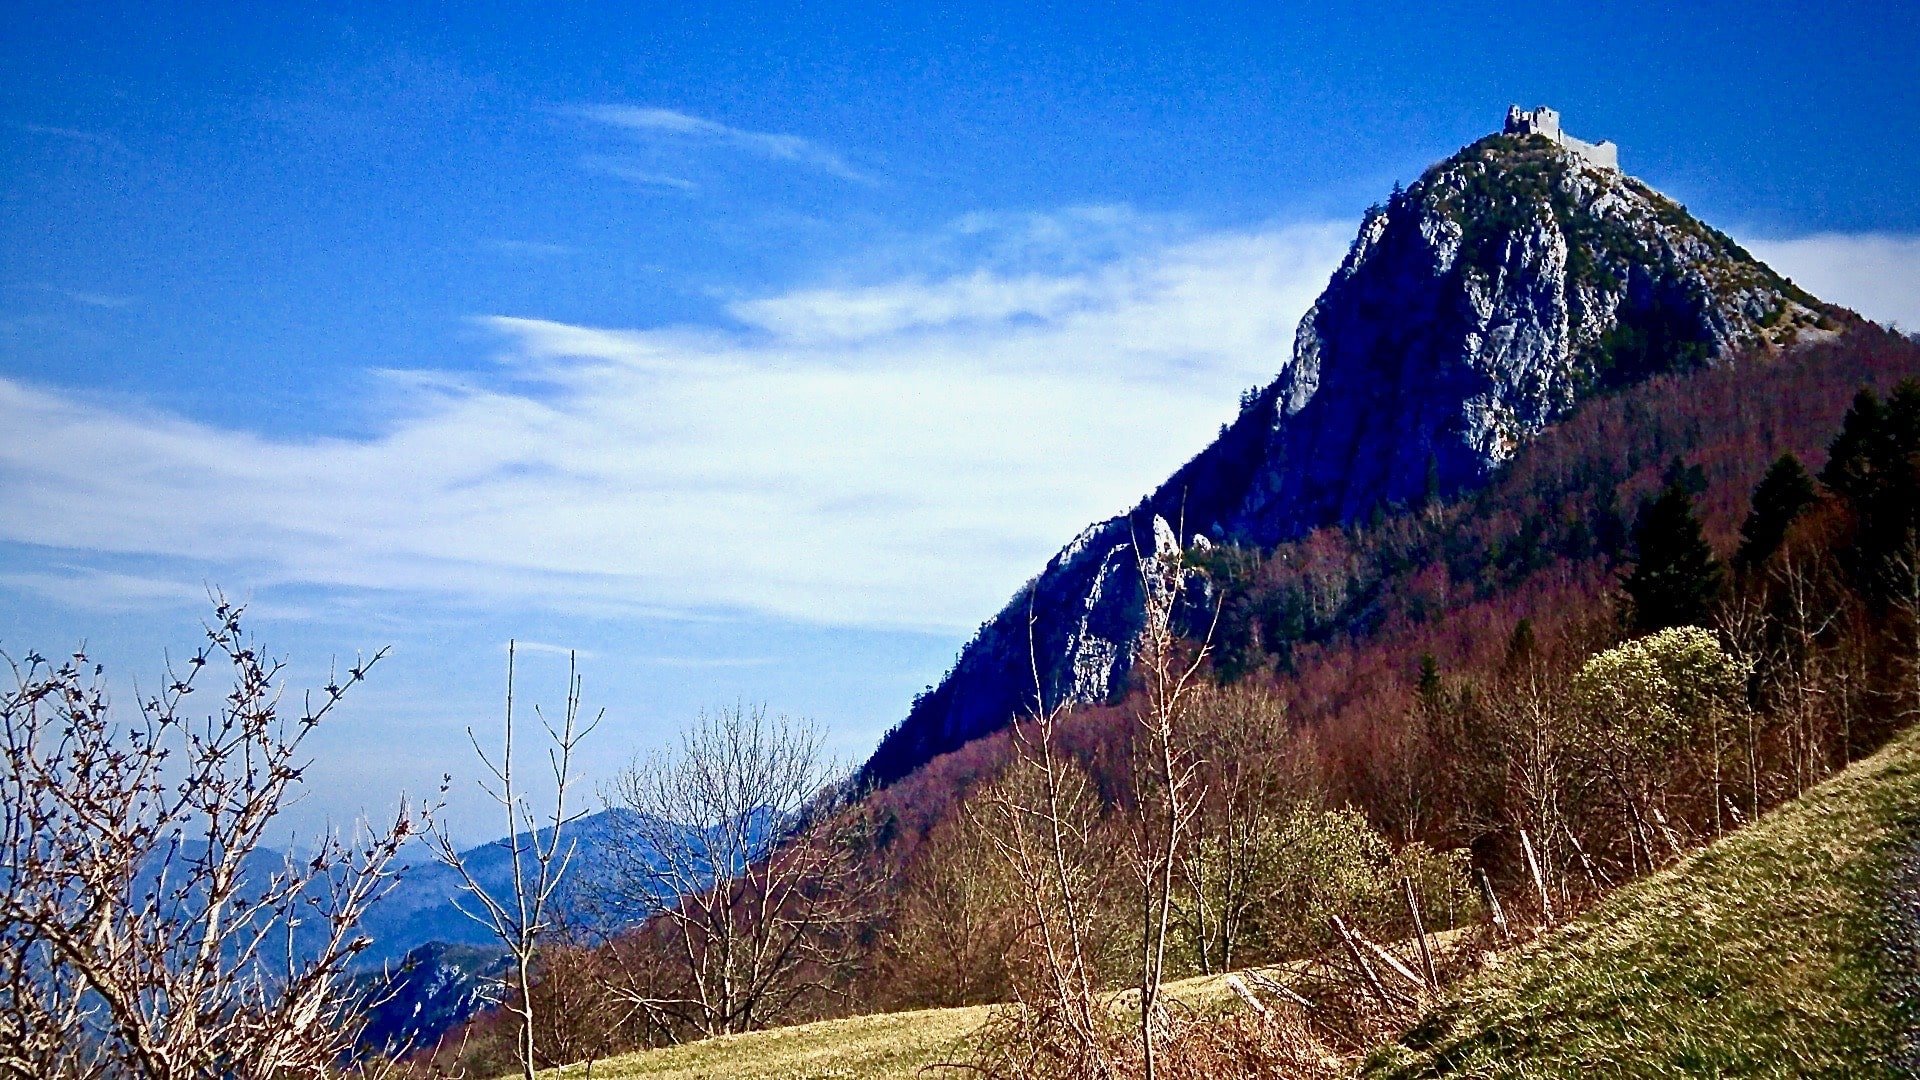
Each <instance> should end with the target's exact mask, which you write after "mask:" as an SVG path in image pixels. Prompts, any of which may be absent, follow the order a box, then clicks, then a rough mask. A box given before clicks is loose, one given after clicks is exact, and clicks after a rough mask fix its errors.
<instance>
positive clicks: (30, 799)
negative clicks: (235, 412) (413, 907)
mask: <svg viewBox="0 0 1920 1080" xmlns="http://www.w3.org/2000/svg"><path fill="white" fill-rule="evenodd" d="M241 614H242V610H241V608H240V607H238V606H236V605H233V604H230V603H228V602H227V601H226V600H225V599H224V598H219V597H216V598H215V610H214V619H213V621H212V622H211V623H210V624H209V625H208V626H207V631H206V636H207V644H206V645H205V646H204V647H202V648H201V649H200V650H199V651H197V652H196V653H195V654H194V655H193V657H192V658H191V659H190V660H188V662H187V665H186V669H185V670H184V671H174V670H169V672H168V674H167V677H166V683H165V687H164V689H162V690H161V692H160V693H159V694H157V695H154V696H152V697H149V698H147V699H146V700H144V701H142V702H141V703H140V711H139V715H138V717H136V718H126V719H123V718H122V717H120V716H117V715H116V714H115V712H114V710H113V709H112V708H111V706H110V703H109V699H108V696H107V694H106V691H105V689H104V685H103V682H102V681H101V674H100V669H99V668H98V667H91V671H89V668H90V665H89V663H88V661H87V658H86V657H85V656H84V655H83V654H75V655H74V656H73V657H72V658H71V659H70V660H68V661H67V662H65V663H61V664H54V663H51V662H49V661H46V660H44V659H43V658H41V657H39V656H37V655H36V656H28V657H26V658H25V661H24V664H14V665H13V670H14V676H15V685H14V687H13V689H12V690H11V691H9V692H7V693H6V694H5V695H4V697H3V698H0V757H4V758H5V761H6V765H5V768H4V769H0V880H3V884H4V886H5V887H4V888H0V1076H4V1077H15V1078H19V1080H49V1078H67V1077H75V1078H77V1077H83V1076H84V1077H136V1076H137V1077H143V1078H147V1080H169V1078H174V1077H181V1078H185V1077H194V1078H200V1077H208V1076H219V1077H227V1078H233V1080H248V1078H260V1080H268V1078H272V1080H284V1078H288V1077H322V1076H329V1075H333V1073H334V1071H335V1070H336V1069H338V1068H339V1067H340V1066H341V1064H342V1062H343V1061H345V1060H346V1059H347V1057H348V1056H349V1054H350V1053H351V1051H352V1049H353V1046H354V1039H355V1035H356V1033H357V1031H358V1020H357V1017H356V1015H355V1009H356V1007H357V1005H358V1004H359V1002H356V1001H355V1000H354V999H353V996H352V994H351V993H350V990H349V987H348V986H347V968H348V965H349V963H350V962H351V961H352V959H353V958H354V957H355V956H356V955H358V954H359V953H360V952H361V951H362V950H363V949H364V948H365V947H366V946H367V945H368V944H369V940H368V939H367V938H366V937H364V936H363V935H361V934H360V932H359V930H358V925H359V923H360V920H361V917H362V915H363V914H364V913H365V912H366V910H367V908H368V907H369V906H370V905H371V904H373V903H374V902H375V901H376V900H378V899H379V898H380V897H381V896H382V895H384V894H385V893H386V892H387V890H388V889H389V888H391V887H392V885H393V883H394V872H395V870H396V869H397V867H396V866H395V864H394V859H395V858H396V856H397V855H398V853H399V851H400V849H401V847H402V846H404V844H405V843H406V842H407V840H408V839H409V838H410V837H411V836H413V835H415V833H416V832H417V831H418V830H419V828H421V826H422V825H423V824H424V823H425V820H424V819H425V815H424V813H423V814H420V815H416V814H415V813H413V812H412V811H410V810H409V809H408V808H407V806H406V805H405V804H404V802H403V803H402V805H401V807H400V810H399V812H398V814H397V816H396V817H395V819H394V821H393V824H392V825H390V826H388V827H386V828H384V829H374V828H370V827H362V828H361V829H360V830H359V831H358V832H357V833H356V834H355V835H351V836H341V835H338V834H334V835H329V836H327V837H325V838H324V839H322V840H321V841H320V843H319V844H318V846H317V848H316V849H315V850H314V851H312V852H311V853H310V854H308V855H306V856H303V857H301V858H298V859H295V858H293V857H291V856H283V857H280V858H277V859H276V858H274V857H273V856H272V855H271V854H270V853H269V852H268V851H267V849H266V848H265V847H264V843H265V840H266V838H267V833H268V830H269V828H270V827H271V826H272V825H273V824H274V823H275V820H276V818H277V815H278V814H279V813H280V811H281V810H283V809H285V808H286V807H287V805H289V803H290V802H291V801H292V800H293V799H294V798H295V796H296V794H297V789H298V787H299V784H300V782H301V777H302V774H303V773H304V771H305V769H306V768H307V765H308V762H307V760H306V759H305V757H304V756H303V753H304V752H303V750H302V745H303V743H304V741H305V739H306V737H307V736H308V735H309V734H311V733H312V731H313V730H314V729H315V728H316V727H317V726H319V724H320V722H321V721H322V719H323V718H325V717H326V715H327V714H328V713H329V712H330V711H332V709H333V707H334V706H335V705H336V704H338V703H339V701H340V700H341V698H342V696H343V695H344V694H345V693H346V692H347V690H348V689H350V688H351V687H352V686H354V685H355V684H356V683H358V682H360V681H361V680H362V679H363V678H364V677H365V676H366V672H367V669H368V668H369V667H371V666H372V665H373V663H374V662H376V661H378V660H379V659H380V655H381V654H376V655H375V656H374V657H373V658H372V659H370V660H361V661H357V662H356V663H355V664H354V665H353V666H352V667H351V668H349V669H348V671H347V673H346V674H345V676H344V677H335V678H333V679H330V680H329V682H328V685H327V686H326V687H324V688H323V689H322V690H320V691H318V692H317V693H309V694H308V695H306V697H305V700H304V701H303V702H302V704H301V706H300V708H299V709H298V711H297V712H295V713H292V714H288V713H283V712H282V711H281V709H282V686H281V683H280V674H281V666H280V664H278V663H276V662H273V661H269V660H267V659H265V658H264V657H263V656H262V655H261V653H260V651H259V648H258V646H257V645H256V644H255V643H254V642H253V641H252V640H251V639H249V638H248V637H247V636H246V635H245V633H244V632H243V630H242V628H241ZM210 665H223V666H225V667H226V668H228V669H229V670H230V671H231V673H232V677H233V685H232V688H231V689H230V690H229V691H228V692H227V694H226V696H225V697H224V698H222V699H221V702H220V705H219V707H218V709H217V710H216V711H215V712H214V713H213V714H212V715H210V716H206V717H203V718H195V717H193V716H190V715H189V714H188V712H187V709H188V708H189V706H188V702H189V701H190V700H192V695H193V694H195V693H196V692H197V686H198V682H199V680H200V677H201V675H202V673H203V671H204V670H205V669H206V668H207V667H208V666H210Z"/></svg>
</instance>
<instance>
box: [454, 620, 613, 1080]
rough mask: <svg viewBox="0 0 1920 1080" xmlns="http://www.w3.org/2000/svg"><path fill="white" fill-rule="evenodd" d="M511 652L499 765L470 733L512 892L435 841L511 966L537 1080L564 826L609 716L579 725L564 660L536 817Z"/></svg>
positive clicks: (521, 1037)
mask: <svg viewBox="0 0 1920 1080" xmlns="http://www.w3.org/2000/svg"><path fill="white" fill-rule="evenodd" d="M513 676H514V645H513V643H512V642H508V644H507V707H506V722H505V725H504V730H503V734H502V737H501V750H500V756H499V757H498V758H497V759H496V758H494V757H492V756H491V755H489V754H488V753H487V752H486V751H485V750H483V749H481V748H480V741H479V739H478V738H477V737H475V736H474V734H473V729H471V728H469V729H468V730H467V737H468V738H469V739H470V740H472V742H473V750H474V753H475V755H477V756H478V757H479V759H480V762H481V764H482V765H484V766H485V767H486V769H487V771H488V772H489V773H490V774H491V775H492V777H493V780H492V782H490V783H489V782H485V781H483V782H482V783H481V786H482V788H484V789H485V790H486V792H487V794H488V795H490V796H491V797H492V798H493V800H494V801H495V802H497V803H499V805H500V808H501V810H502V812H503V813H504V814H505V815H506V821H507V836H506V838H505V839H504V840H501V841H500V843H501V845H502V846H504V847H505V848H506V852H507V858H508V866H509V867H510V868H511V870H512V872H513V884H512V888H511V892H510V894H509V895H506V896H494V895H493V894H492V893H490V892H488V891H487V889H486V886H484V885H482V884H481V883H480V882H479V880H478V879H476V878H475V877H474V875H473V872H472V871H471V870H470V869H469V867H468V866H467V861H466V858H465V856H463V855H462V854H461V852H460V849H459V847H458V846H457V845H456V844H455V843H454V842H453V838H452V837H451V836H450V835H448V833H447V832H446V830H444V829H439V830H435V831H434V832H433V833H432V837H431V843H432V847H433V853H434V855H435V857H436V858H438V859H439V860H440V861H441V862H443V863H445V864H446V865H447V866H448V867H449V868H451V869H452V870H453V871H454V872H455V873H456V874H458V875H460V880H461V885H462V887H463V888H464V890H465V891H466V894H467V895H468V896H469V897H471V898H472V904H471V906H468V907H465V908H463V910H464V911H465V912H466V913H467V915H468V917H469V918H471V919H473V920H474V921H475V922H477V923H479V924H480V925H481V926H483V927H486V928H487V929H488V930H489V931H491V932H492V933H493V935H494V936H495V937H496V938H497V939H498V940H499V941H500V943H501V944H502V945H504V946H505V947H506V949H507V952H508V953H509V954H511V956H512V958H513V967H512V969H511V972H510V974H509V976H508V978H509V985H508V988H507V989H508V995H507V1000H506V1002H505V1008H506V1009H507V1011H508V1012H509V1013H511V1014H512V1015H513V1016H514V1017H516V1018H517V1020H518V1028H519V1034H518V1038H517V1042H516V1057H517V1058H518V1063H519V1066H520V1070H521V1075H522V1076H524V1077H525V1078H526V1080H533V1071H534V1068H535V1067H536V1066H538V1065H541V1064H544V1063H547V1062H546V1061H545V1059H544V1058H542V1056H541V1051H540V1042H539V1036H540V1034H541V1031H542V1028H541V1018H540V1016H539V1011H538V1002H539V999H538V997H537V996H536V995H535V994H534V993H533V988H534V985H535V983H536V981H537V974H538V973H537V970H536V968H537V965H538V958H539V949H540V941H541V938H542V937H543V936H545V935H546V934H547V932H548V931H549V930H551V929H552V927H553V922H552V913H551V907H552V904H553V899H554V894H555V893H556V892H558V890H559V889H560V886H561V883H562V881H563V880H564V878H565V876H566V872H567V867H568V866H569V865H570V864H571V863H572V861H573V854H574V844H573V842H572V841H571V840H568V839H567V838H566V837H565V836H564V832H565V829H566V826H567V825H568V824H570V823H571V822H572V821H574V820H575V819H576V818H578V817H579V814H578V813H577V812H573V811H569V810H568V809H567V792H568V788H570V787H571V786H572V785H573V782H574V779H575V778H574V774H573V755H574V751H575V750H576V749H578V748H579V745H580V741H581V740H582V739H584V738H586V737H587V736H588V735H590V734H592V732H593V729H594V728H595V727H597V726H598V725H599V723H600V717H601V716H603V715H604V713H601V714H597V715H595V717H594V718H593V720H591V721H590V722H588V723H585V724H582V723H581V722H580V691H581V680H580V674H579V670H578V668H577V667H576V666H575V663H574V658H573V657H572V655H571V654H569V656H568V658H567V696H566V703H565V705H564V706H563V708H562V712H561V717H560V724H559V726H558V727H555V726H554V725H553V724H552V723H551V722H549V721H548V720H547V717H546V715H545V713H543V712H542V711H541V709H540V707H539V706H538V705H536V706H534V716H535V718H536V719H538V720H539V721H540V726H541V728H542V729H543V730H544V731H545V732H546V735H547V740H548V749H547V765H548V770H549V772H550V774H551V776H552V778H553V785H554V786H553V792H554V793H553V809H552V811H551V812H548V813H545V814H540V813H536V812H535V810H534V808H533V804H532V803H531V802H530V801H529V800H528V798H527V796H526V795H525V794H524V792H523V791H522V789H521V788H519V787H518V786H516V781H515V779H514V750H513V737H514V730H513V706H514V690H513Z"/></svg>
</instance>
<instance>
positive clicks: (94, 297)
mask: <svg viewBox="0 0 1920 1080" xmlns="http://www.w3.org/2000/svg"><path fill="white" fill-rule="evenodd" d="M35 287H36V288H38V289H39V290H40V291H41V292H47V293H52V294H53V295H55V296H61V297H65V298H66V299H68V300H71V301H73V302H74V303H76V304H85V305H86V306H88V307H97V308H112V309H119V308H125V307H132V306H133V304H134V302H135V301H134V298H133V297H131V296H121V295H119V294H117V293H103V292H88V291H86V290H83V289H65V288H61V287H60V286H58V285H47V284H44V283H43V284H40V285H37V286H35Z"/></svg>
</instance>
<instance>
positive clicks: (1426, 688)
mask: <svg viewBox="0 0 1920 1080" xmlns="http://www.w3.org/2000/svg"><path fill="white" fill-rule="evenodd" d="M1414 694H1415V695H1416V696H1418V698H1419V699H1420V704H1421V706H1422V707H1424V708H1426V709H1428V710H1434V709H1438V708H1439V707H1440V661H1438V660H1436V659H1434V656H1433V654H1432V653H1421V654H1420V682H1419V683H1418V684H1417V685H1415V687H1414Z"/></svg>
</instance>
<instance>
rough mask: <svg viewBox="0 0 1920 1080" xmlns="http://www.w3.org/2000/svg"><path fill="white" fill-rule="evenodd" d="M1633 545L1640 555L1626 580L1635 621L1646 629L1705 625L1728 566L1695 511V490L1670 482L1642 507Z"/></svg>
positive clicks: (1641, 628)
mask: <svg viewBox="0 0 1920 1080" xmlns="http://www.w3.org/2000/svg"><path fill="white" fill-rule="evenodd" d="M1633 545H1634V548H1635V550H1636V552H1637V553H1638V555H1639V561H1638V562H1636V563H1635V564H1634V566H1633V570H1632V572H1630V573H1629V574H1628V575H1627V577H1626V581H1625V582H1624V583H1623V584H1624V586H1625V588H1626V591H1627V597H1628V598H1629V599H1630V600H1631V601H1632V613H1631V614H1632V624H1633V627H1634V628H1635V629H1636V630H1638V631H1640V632H1642V633H1652V632H1653V631H1655V630H1664V629H1666V628H1667V627H1669V626H1705V625H1707V624H1708V622H1709V620H1710V618H1711V614H1712V606H1713V602H1714V600H1715V599H1717V598H1718V597H1719V595H1720V587H1721V584H1722V583H1723V581H1724V580H1725V578H1726V572H1725V570H1724V569H1723V568H1722V567H1721V565H1720V560H1719V559H1718V558H1717V557H1716V556H1715V555H1714V553H1713V547H1712V545H1710V544H1708V543H1707V538H1706V536H1705V534H1703V533H1702V532H1701V529H1700V519H1699V518H1698V517H1696V516H1694V512H1693V496H1692V495H1689V494H1688V493H1687V489H1686V488H1685V487H1683V486H1681V485H1679V484H1670V485H1668V486H1667V489H1666V490H1665V491H1662V492H1661V493H1660V496H1659V497H1658V498H1656V499H1654V500H1653V501H1652V502H1650V503H1648V504H1647V506H1646V509H1644V510H1642V511H1641V512H1640V520H1639V522H1638V523H1637V524H1636V525H1635V526H1634V530H1633Z"/></svg>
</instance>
